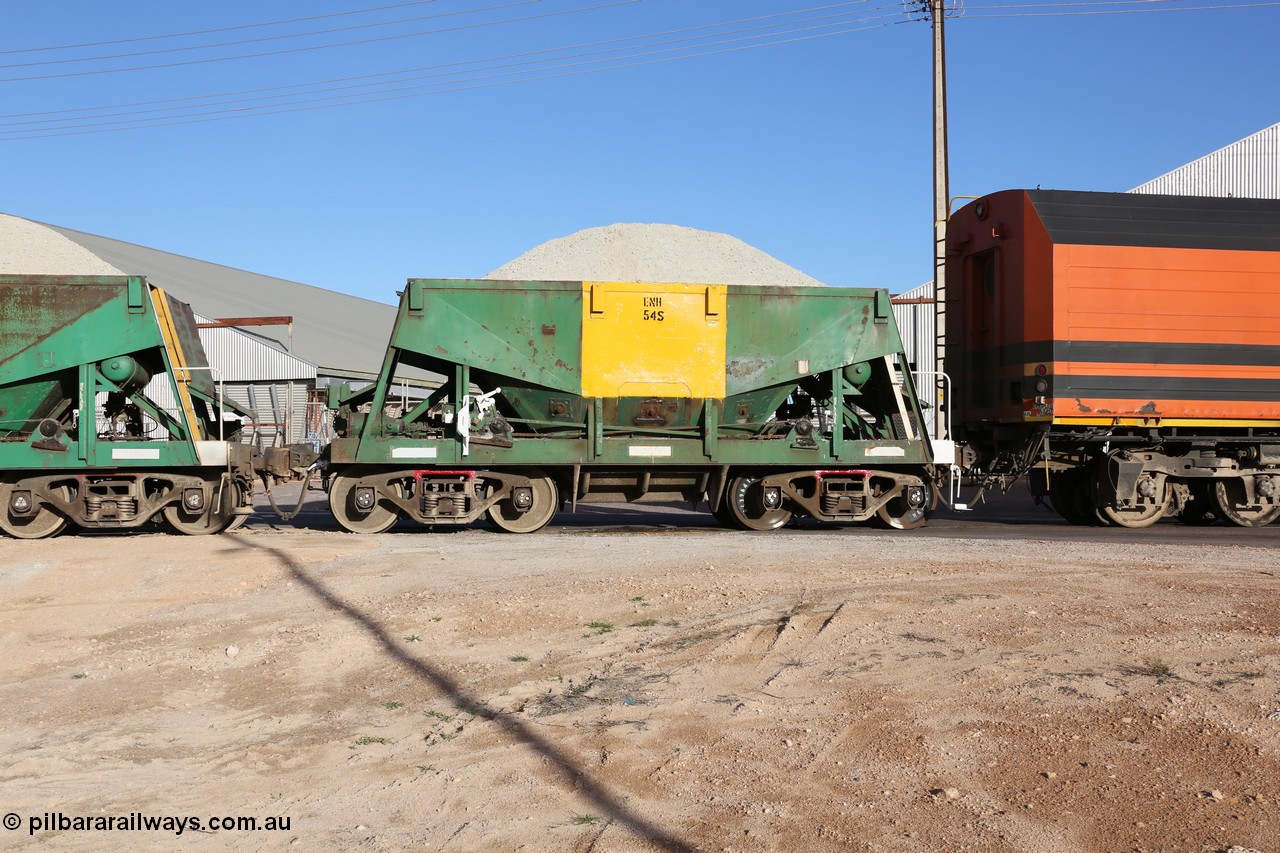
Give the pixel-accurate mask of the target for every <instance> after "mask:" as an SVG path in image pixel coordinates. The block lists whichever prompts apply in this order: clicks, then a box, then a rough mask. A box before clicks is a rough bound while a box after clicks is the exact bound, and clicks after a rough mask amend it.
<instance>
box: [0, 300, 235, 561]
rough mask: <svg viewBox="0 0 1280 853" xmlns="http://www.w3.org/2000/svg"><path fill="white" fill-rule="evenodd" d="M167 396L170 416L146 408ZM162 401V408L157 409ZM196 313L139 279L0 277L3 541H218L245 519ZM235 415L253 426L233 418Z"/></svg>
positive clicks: (230, 425)
mask: <svg viewBox="0 0 1280 853" xmlns="http://www.w3.org/2000/svg"><path fill="white" fill-rule="evenodd" d="M157 383H158V384H159V385H162V386H164V387H166V388H167V392H168V393H167V395H166V396H167V397H168V398H169V399H171V400H174V401H177V405H176V411H174V410H170V409H166V408H164V407H162V406H161V405H160V404H159V403H158V402H157V401H156V400H155V399H152V398H151V397H149V396H148V393H147V391H146V389H147V388H148V386H151V387H156V384H157ZM155 396H158V395H155ZM228 408H230V407H227V406H224V405H223V404H222V403H220V401H219V399H218V393H217V387H216V384H215V382H214V380H213V377H212V376H211V373H210V370H209V365H208V362H207V361H206V359H205V354H204V350H203V349H202V348H201V346H200V339H199V337H198V335H197V333H196V326H195V318H194V316H193V314H192V312H191V308H190V307H189V306H188V305H186V304H184V303H182V302H178V301H177V300H175V299H172V298H171V297H169V296H168V295H167V294H165V293H164V292H163V291H162V290H160V289H159V288H157V287H154V286H152V285H150V284H148V283H147V281H146V280H145V279H143V278H141V277H136V276H92V277H83V276H0V530H3V531H4V532H5V533H7V534H8V535H10V536H15V537H18V538H26V539H36V538H41V537H44V536H51V535H53V534H54V533H57V532H58V531H59V530H62V529H63V528H65V527H66V526H67V524H68V523H71V524H74V525H77V526H80V527H86V528H103V529H129V528H137V527H140V526H142V525H144V524H147V523H148V522H150V521H152V520H153V519H156V518H157V517H163V518H164V520H165V521H166V522H167V523H168V524H169V526H170V527H172V528H174V529H176V530H178V531H179V532H182V533H188V534H201V533H216V532H219V531H221V530H225V529H227V528H228V527H231V526H232V525H234V524H236V523H238V522H240V521H243V519H244V518H245V517H246V516H247V515H248V514H249V513H251V512H252V469H251V464H250V462H251V456H250V453H251V451H250V449H249V448H248V447H247V446H245V445H241V444H240V443H239V442H238V441H237V440H236V439H237V438H238V435H237V433H236V430H237V429H238V425H239V421H229V422H227V423H223V412H224V409H228ZM239 414H248V413H246V412H239Z"/></svg>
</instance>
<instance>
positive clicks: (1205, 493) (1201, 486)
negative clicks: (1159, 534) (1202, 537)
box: [1178, 480, 1222, 527]
mask: <svg viewBox="0 0 1280 853" xmlns="http://www.w3.org/2000/svg"><path fill="white" fill-rule="evenodd" d="M1187 491H1188V492H1189V493H1190V500H1188V501H1187V502H1186V504H1185V505H1184V506H1183V507H1182V511H1181V512H1180V513H1178V520H1179V521H1181V522H1182V523H1183V524H1190V525H1192V526H1194V527H1204V526H1206V525H1210V524H1213V523H1214V522H1215V521H1217V520H1218V519H1220V518H1222V513H1221V512H1220V511H1219V510H1218V503H1217V501H1216V500H1214V497H1213V483H1211V482H1209V481H1207V480H1192V481H1191V482H1189V483H1187Z"/></svg>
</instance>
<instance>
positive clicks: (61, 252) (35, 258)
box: [0, 213, 121, 275]
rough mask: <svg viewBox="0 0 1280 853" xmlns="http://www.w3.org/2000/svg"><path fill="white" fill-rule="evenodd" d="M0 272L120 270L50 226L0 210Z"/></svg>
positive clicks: (109, 272) (115, 272)
mask: <svg viewBox="0 0 1280 853" xmlns="http://www.w3.org/2000/svg"><path fill="white" fill-rule="evenodd" d="M0 274H5V275H120V274H121V273H120V270H118V269H116V268H115V267H113V266H111V264H109V263H107V262H106V261H104V260H102V259H101V258H99V257H98V256H97V255H95V254H93V252H90V251H89V250H88V249H86V248H85V247H83V246H81V245H80V244H78V243H75V242H73V241H71V240H68V239H67V238H66V237H63V236H62V235H61V234H59V233H58V232H57V231H54V230H53V229H52V228H48V227H46V226H44V225H41V224H40V223H38V222H32V221H31V220H29V219H23V218H21V217H19V216H10V215H9V214H7V213H0Z"/></svg>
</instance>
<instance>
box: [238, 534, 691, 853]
mask: <svg viewBox="0 0 1280 853" xmlns="http://www.w3.org/2000/svg"><path fill="white" fill-rule="evenodd" d="M224 541H229V542H231V543H233V544H235V545H239V546H240V547H243V548H255V549H258V550H260V551H264V552H266V553H268V554H270V555H271V556H273V557H275V558H276V559H277V560H279V561H280V564H281V565H283V566H284V567H286V568H287V569H288V570H289V573H290V574H291V575H293V577H294V579H295V580H297V581H298V582H299V583H301V584H302V585H303V586H305V587H306V588H307V589H308V590H309V591H310V592H311V594H312V595H314V596H316V598H319V599H320V600H321V601H323V602H324V603H325V604H327V605H328V606H329V607H330V608H332V609H333V610H336V611H338V612H340V613H342V614H344V615H345V616H347V617H348V618H350V619H351V620H352V621H354V622H355V623H356V624H358V625H359V626H360V627H361V628H363V629H364V630H365V632H366V633H368V634H369V635H370V636H371V637H373V639H374V640H376V641H377V642H378V643H379V644H381V646H382V647H383V648H384V649H385V650H386V651H387V652H388V653H389V654H390V655H391V657H393V658H395V659H396V660H397V661H399V662H400V663H402V664H403V665H404V666H405V667H407V668H408V669H409V670H411V671H412V672H414V673H416V674H417V675H419V676H420V677H422V678H423V679H424V680H426V681H428V682H430V683H431V684H432V685H434V686H435V687H436V689H437V690H439V691H441V692H442V693H444V694H445V696H447V697H448V699H449V701H450V702H452V703H453V704H454V705H455V706H456V707H458V708H459V709H460V710H464V711H466V712H468V713H472V714H475V715H476V716H477V717H480V718H481V719H484V720H488V721H490V722H493V723H496V724H497V725H498V726H499V727H501V728H502V729H503V730H504V731H505V732H506V733H507V734H508V735H510V736H511V737H513V738H515V739H517V740H519V741H521V742H522V743H524V744H525V745H527V746H530V747H532V748H533V749H535V750H537V751H538V753H539V754H541V755H542V756H543V757H545V758H546V759H547V760H548V761H549V762H550V763H551V766H552V767H554V768H555V769H556V771H557V772H558V773H559V774H560V776H561V777H562V778H563V779H564V780H565V781H566V782H569V783H570V784H572V785H574V786H575V788H576V789H577V790H578V791H580V792H581V793H582V794H583V795H584V796H586V797H587V798H588V799H589V800H591V802H593V803H594V804H595V805H596V806H597V807H598V808H599V809H600V810H601V811H603V812H605V813H606V814H607V815H608V816H609V817H610V818H612V819H613V820H616V821H618V822H619V823H622V824H624V825H626V826H627V827H628V828H630V829H631V831H633V832H635V833H636V834H637V835H639V836H640V837H642V838H644V839H646V840H648V841H651V842H653V843H654V844H657V845H659V846H661V847H663V848H665V849H667V850H673V851H681V853H683V851H689V853H692V851H693V850H694V848H693V847H691V846H690V845H689V844H687V843H685V842H684V841H681V840H680V839H678V838H676V837H674V836H673V835H671V834H670V833H668V832H667V831H666V830H664V829H662V828H661V827H658V826H655V825H654V824H653V823H651V822H649V821H648V820H646V819H645V818H643V817H641V816H640V815H638V814H636V813H635V812H634V811H632V810H631V809H630V808H628V807H627V806H626V805H625V804H623V803H621V802H619V801H618V799H617V798H616V797H614V796H613V795H611V794H610V793H609V792H608V791H606V790H605V789H604V787H603V786H602V785H601V784H600V783H598V782H595V781H594V780H592V779H591V777H590V776H588V775H587V774H586V773H585V772H584V771H582V770H580V769H578V768H577V767H575V766H574V764H573V762H572V761H570V759H569V757H568V756H567V755H565V754H564V753H562V752H561V751H560V750H559V749H557V748H556V747H555V746H554V745H553V744H552V743H550V742H549V741H547V740H546V739H545V738H543V737H541V736H540V735H539V734H538V733H537V732H535V731H533V729H532V728H531V727H530V726H529V725H528V724H527V723H525V722H523V721H522V720H519V719H516V718H515V717H512V716H511V715H510V714H503V713H499V712H497V711H493V710H491V709H489V708H486V707H484V706H483V705H481V704H480V702H479V701H478V700H477V699H475V698H473V697H472V696H470V695H468V694H467V692H466V691H465V690H463V688H462V687H461V686H460V685H459V684H458V683H457V682H456V681H454V680H453V679H451V678H450V677H449V676H448V675H445V674H444V673H443V672H441V671H440V670H438V669H436V668H435V667H433V666H431V665H430V664H428V663H424V662H423V661H421V660H419V659H418V658H416V657H413V656H412V655H409V654H408V653H406V652H405V650H404V649H402V648H401V647H400V646H398V645H396V643H395V642H394V641H393V640H392V638H391V636H390V635H388V634H387V632H386V631H385V630H383V628H382V626H380V625H379V624H378V623H377V622H375V621H374V620H373V619H371V618H370V617H368V616H366V615H365V614H364V613H361V612H360V611H359V610H357V609H356V608H355V607H352V606H351V605H350V604H348V603H346V602H345V601H343V600H342V599H341V598H339V597H338V596H337V595H335V594H334V593H332V592H330V591H329V590H328V589H327V588H326V587H325V586H324V584H322V583H320V581H318V580H316V579H315V578H313V577H311V576H310V575H308V574H307V573H306V572H304V571H302V568H301V566H299V565H298V564H297V563H296V562H294V560H293V559H292V558H291V557H290V556H289V555H288V554H286V553H284V552H283V551H281V550H280V549H279V548H272V547H270V546H268V545H260V544H258V543H256V542H250V541H247V538H246V537H244V536H234V535H233V536H226V537H224Z"/></svg>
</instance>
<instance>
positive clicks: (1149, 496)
mask: <svg viewBox="0 0 1280 853" xmlns="http://www.w3.org/2000/svg"><path fill="white" fill-rule="evenodd" d="M1095 476H1096V477H1097V478H1098V480H1097V488H1096V490H1095V494H1096V495H1097V496H1098V501H1097V509H1098V518H1099V519H1100V520H1101V521H1103V523H1109V524H1115V525H1117V526H1119V527H1129V528H1135V529H1136V528H1140V527H1150V526H1151V525H1153V524H1155V523H1156V522H1157V521H1159V520H1160V519H1162V518H1164V514H1165V512H1167V511H1168V509H1169V505H1170V504H1171V503H1172V502H1173V492H1172V491H1170V489H1169V488H1168V482H1167V478H1166V477H1165V475H1164V474H1160V473H1153V472H1147V473H1145V474H1143V475H1142V476H1141V477H1139V478H1138V496H1139V497H1141V498H1143V499H1144V500H1145V501H1146V502H1144V503H1140V504H1138V506H1134V507H1122V506H1116V505H1114V504H1113V503H1112V502H1111V501H1109V500H1107V499H1106V498H1105V497H1103V496H1104V495H1110V494H1114V493H1115V487H1114V486H1113V484H1112V483H1111V479H1110V476H1109V474H1108V466H1106V465H1098V466H1097V469H1096V475H1095Z"/></svg>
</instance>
